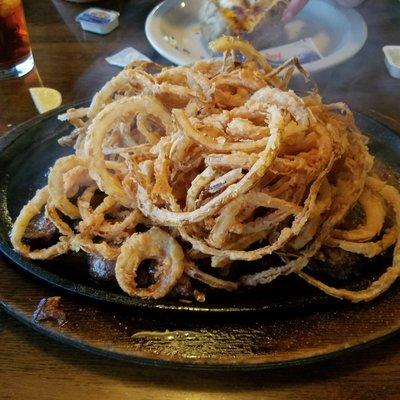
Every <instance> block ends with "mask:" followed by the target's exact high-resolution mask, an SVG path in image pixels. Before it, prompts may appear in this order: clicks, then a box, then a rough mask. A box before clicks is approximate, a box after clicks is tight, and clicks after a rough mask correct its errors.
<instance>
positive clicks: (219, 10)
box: [200, 0, 287, 49]
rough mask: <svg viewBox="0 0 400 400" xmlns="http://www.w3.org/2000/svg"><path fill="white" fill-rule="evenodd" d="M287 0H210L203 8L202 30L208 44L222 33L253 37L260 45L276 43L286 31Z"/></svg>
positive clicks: (251, 40)
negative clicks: (283, 17)
mask: <svg viewBox="0 0 400 400" xmlns="http://www.w3.org/2000/svg"><path fill="white" fill-rule="evenodd" d="M286 3H287V1H285V0H206V1H204V2H203V4H202V7H201V8H200V30H201V33H202V36H203V38H204V40H205V41H206V42H207V43H208V42H209V41H211V40H214V39H216V38H218V37H220V36H221V35H233V36H237V37H240V38H241V39H243V40H249V41H250V42H251V43H252V44H253V45H254V46H255V47H256V48H258V49H264V48H267V47H271V46H274V45H275V44H276V43H275V42H276V40H277V39H278V38H279V37H280V36H281V35H282V34H283V23H282V21H281V17H282V13H283V9H284V7H285V4H286Z"/></svg>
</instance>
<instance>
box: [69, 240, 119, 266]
mask: <svg viewBox="0 0 400 400" xmlns="http://www.w3.org/2000/svg"><path fill="white" fill-rule="evenodd" d="M70 247H71V250H73V251H75V252H78V251H79V250H82V251H84V252H85V253H88V254H97V255H98V256H100V257H102V258H105V259H106V260H116V259H117V257H118V255H119V253H120V248H119V247H113V246H110V245H109V244H108V243H106V242H100V243H93V240H92V239H91V238H90V237H89V236H86V235H81V234H78V235H75V236H73V237H72V239H71V242H70Z"/></svg>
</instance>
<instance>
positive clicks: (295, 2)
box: [282, 0, 308, 22]
mask: <svg viewBox="0 0 400 400" xmlns="http://www.w3.org/2000/svg"><path fill="white" fill-rule="evenodd" d="M307 2H308V0H291V1H290V2H289V4H288V5H287V6H286V8H285V10H284V11H283V14H282V21H283V22H287V21H290V20H291V19H292V18H293V17H294V16H295V15H296V14H298V13H299V12H300V11H301V9H302V8H303V7H304V6H305V5H306V4H307Z"/></svg>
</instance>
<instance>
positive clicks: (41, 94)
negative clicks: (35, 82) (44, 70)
mask: <svg viewBox="0 0 400 400" xmlns="http://www.w3.org/2000/svg"><path fill="white" fill-rule="evenodd" d="M29 92H30V94H31V96H32V100H33V102H34V104H35V106H36V108H37V110H38V111H39V112H40V114H43V113H45V112H46V111H49V110H52V109H53V108H57V107H59V106H60V105H61V103H62V96H61V93H60V92H59V91H58V90H56V89H51V88H47V87H33V88H29Z"/></svg>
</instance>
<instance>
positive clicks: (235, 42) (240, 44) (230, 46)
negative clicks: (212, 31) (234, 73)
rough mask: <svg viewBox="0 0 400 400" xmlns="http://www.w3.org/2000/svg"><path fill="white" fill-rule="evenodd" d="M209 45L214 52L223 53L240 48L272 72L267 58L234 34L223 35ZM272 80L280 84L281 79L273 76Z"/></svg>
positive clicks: (244, 53)
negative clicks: (233, 35)
mask: <svg viewBox="0 0 400 400" xmlns="http://www.w3.org/2000/svg"><path fill="white" fill-rule="evenodd" d="M208 47H209V48H210V49H211V51H213V52H214V53H223V52H225V51H229V50H239V51H240V52H241V53H242V54H243V55H245V56H246V57H247V58H249V59H250V60H255V61H257V63H258V64H260V66H261V67H262V68H263V69H264V70H265V72H267V73H268V72H271V71H272V67H271V66H270V65H269V64H268V61H267V60H266V58H265V57H264V56H263V55H262V54H261V53H260V52H258V51H257V50H256V49H255V48H254V47H253V46H252V45H251V44H250V43H249V42H246V41H244V40H239V39H235V38H234V37H232V36H221V37H219V38H218V39H215V40H213V41H212V42H210V43H209V44H208ZM271 82H272V83H274V85H276V86H278V85H279V79H277V78H276V77H271Z"/></svg>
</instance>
